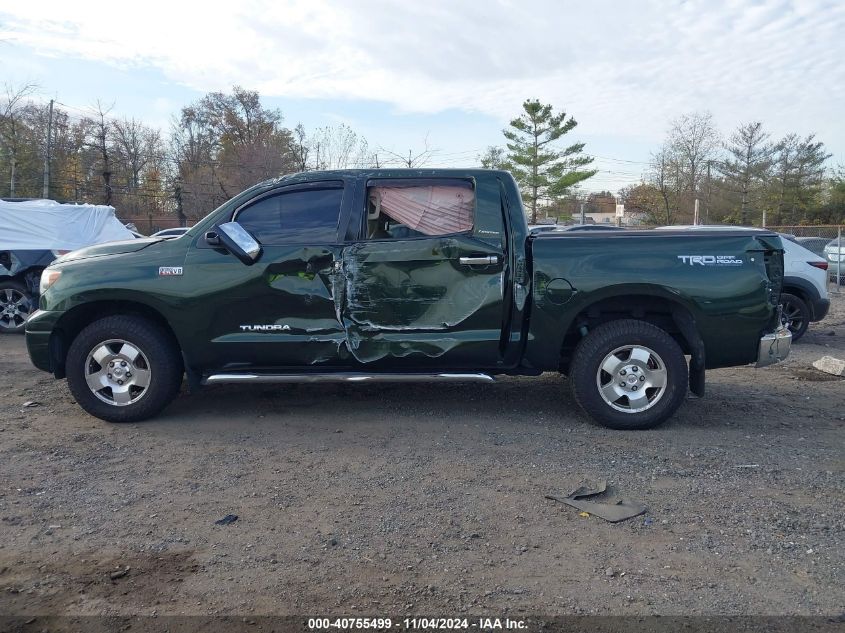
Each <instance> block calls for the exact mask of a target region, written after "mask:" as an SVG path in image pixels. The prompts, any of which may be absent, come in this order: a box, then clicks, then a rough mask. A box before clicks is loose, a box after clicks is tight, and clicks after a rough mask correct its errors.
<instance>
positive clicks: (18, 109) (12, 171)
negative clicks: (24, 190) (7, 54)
mask: <svg viewBox="0 0 845 633" xmlns="http://www.w3.org/2000/svg"><path fill="white" fill-rule="evenodd" d="M37 90H38V86H37V85H36V84H24V85H22V86H18V87H15V86H13V85H11V84H5V86H4V91H5V95H4V98H3V102H2V106H0V108H2V111H0V142H2V148H3V150H4V151H5V153H6V157H7V160H8V161H9V196H10V197H12V198H14V197H15V192H16V185H17V170H18V159H19V155H20V152H21V150H22V147H23V145H24V143H25V140H24V138H23V132H24V126H23V125H22V122H21V116H22V111H23V109H24V107H25V106H26V99H27V97H30V96H31V95H33V94H34V93H35V92H36V91H37Z"/></svg>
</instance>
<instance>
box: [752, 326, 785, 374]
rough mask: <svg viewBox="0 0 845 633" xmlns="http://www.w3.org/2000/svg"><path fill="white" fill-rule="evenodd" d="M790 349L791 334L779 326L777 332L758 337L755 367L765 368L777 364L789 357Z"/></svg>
mask: <svg viewBox="0 0 845 633" xmlns="http://www.w3.org/2000/svg"><path fill="white" fill-rule="evenodd" d="M790 347H792V332H790V331H789V328H787V327H785V326H783V325H781V326H780V327H779V328H778V329H777V330H775V331H774V332H771V333H769V334H765V335H764V336H761V337H760V346H759V347H758V348H757V367H766V366H767V365H774V364H775V363H779V362H780V361H782V360H783V359H785V358H786V357H787V356H789V348H790Z"/></svg>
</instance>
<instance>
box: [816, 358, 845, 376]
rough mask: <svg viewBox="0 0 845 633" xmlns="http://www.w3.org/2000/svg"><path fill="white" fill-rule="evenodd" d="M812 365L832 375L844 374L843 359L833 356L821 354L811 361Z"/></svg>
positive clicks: (844, 363)
mask: <svg viewBox="0 0 845 633" xmlns="http://www.w3.org/2000/svg"><path fill="white" fill-rule="evenodd" d="M813 367H815V368H816V369H818V370H819V371H823V372H825V373H826V374H832V375H834V376H845V360H841V359H839V358H834V357H833V356H822V357H821V358H820V359H818V360H817V361H815V362H814V363H813Z"/></svg>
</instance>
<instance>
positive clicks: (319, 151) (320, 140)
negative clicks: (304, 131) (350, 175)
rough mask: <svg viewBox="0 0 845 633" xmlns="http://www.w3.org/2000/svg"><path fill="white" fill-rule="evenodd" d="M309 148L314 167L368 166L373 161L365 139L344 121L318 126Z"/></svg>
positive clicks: (344, 167) (343, 167) (346, 167)
mask: <svg viewBox="0 0 845 633" xmlns="http://www.w3.org/2000/svg"><path fill="white" fill-rule="evenodd" d="M309 149H310V152H311V155H312V157H313V164H314V168H315V169H349V168H361V167H370V166H372V164H373V162H374V158H373V155H372V153H371V152H370V150H369V144H368V143H367V139H365V138H364V137H362V136H359V135H358V134H357V133H356V132H355V131H354V130H352V128H350V127H349V126H348V125H346V124H345V123H341V124H340V125H335V126H332V125H327V126H325V127H321V128H318V129H317V131H316V132H315V134H314V137H313V139H312V140H311V142H310V147H309Z"/></svg>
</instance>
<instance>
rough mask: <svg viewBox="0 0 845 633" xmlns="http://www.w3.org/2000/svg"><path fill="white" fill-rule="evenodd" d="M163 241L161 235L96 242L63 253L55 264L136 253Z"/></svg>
mask: <svg viewBox="0 0 845 633" xmlns="http://www.w3.org/2000/svg"><path fill="white" fill-rule="evenodd" d="M161 241H163V238H160V237H155V238H152V237H148V238H145V239H138V240H125V241H120V242H106V243H105V244H95V245H94V246H86V247H85V248H80V249H77V250H75V251H71V252H70V253H67V254H65V255H62V256H61V257H59V258H58V259H57V260H55V261H54V262H53V263H54V264H64V263H65V262H72V261H76V260H79V259H89V258H91V257H102V256H104V255H122V254H124V253H134V252H136V251H140V250H142V249H144V248H147V246H150V245H152V244H158V243H159V242H161Z"/></svg>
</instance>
